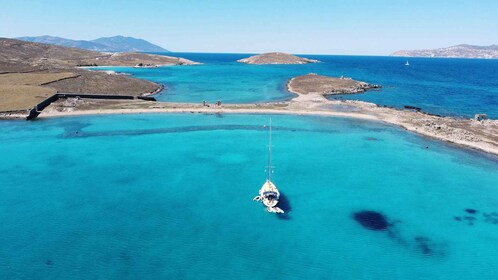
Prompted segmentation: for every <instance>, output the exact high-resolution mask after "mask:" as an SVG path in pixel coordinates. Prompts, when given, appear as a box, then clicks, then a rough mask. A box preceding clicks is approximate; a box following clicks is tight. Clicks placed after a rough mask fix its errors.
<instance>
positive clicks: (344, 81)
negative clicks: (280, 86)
mask: <svg viewBox="0 0 498 280" xmlns="http://www.w3.org/2000/svg"><path fill="white" fill-rule="evenodd" d="M380 87H381V86H379V85H374V84H369V83H366V82H361V81H355V80H353V79H351V78H345V77H340V78H334V77H327V76H322V75H317V74H307V75H304V76H299V77H295V78H292V79H291V80H290V81H289V83H288V89H289V91H290V92H293V93H297V94H322V95H333V94H353V93H362V92H365V91H367V90H369V89H376V88H380Z"/></svg>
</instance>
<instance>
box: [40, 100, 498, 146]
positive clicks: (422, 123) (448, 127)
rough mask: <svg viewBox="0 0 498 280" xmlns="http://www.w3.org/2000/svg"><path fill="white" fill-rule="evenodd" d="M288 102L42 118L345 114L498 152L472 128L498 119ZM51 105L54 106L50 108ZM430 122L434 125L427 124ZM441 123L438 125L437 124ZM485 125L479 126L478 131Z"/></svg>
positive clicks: (497, 124)
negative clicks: (483, 119)
mask: <svg viewBox="0 0 498 280" xmlns="http://www.w3.org/2000/svg"><path fill="white" fill-rule="evenodd" d="M296 94H297V95H298V96H297V97H296V98H293V99H292V100H291V101H289V102H280V103H262V104H226V105H222V106H219V107H218V106H217V107H214V106H213V107H204V106H202V105H199V104H192V103H158V102H135V103H133V102H126V101H124V102H120V103H115V104H112V105H107V106H103V107H101V108H86V109H83V108H82V109H73V110H69V111H62V112H61V111H57V110H54V109H53V107H54V105H50V106H49V108H47V109H49V110H47V111H44V112H43V113H42V114H41V115H40V116H39V118H42V119H43V118H56V117H65V116H89V115H108V114H149V113H156V114H161V113H164V114H168V113H184V114H195V113H197V114H288V115H315V116H327V117H343V118H352V119H359V120H367V121H377V122H383V123H386V124H390V125H396V126H398V127H401V128H403V129H405V130H407V131H410V132H414V133H417V134H419V135H422V136H425V137H429V138H432V139H437V140H440V141H444V142H447V143H451V144H454V145H456V146H462V147H467V148H471V149H475V150H479V151H482V152H486V153H490V154H494V155H497V156H498V140H497V139H494V138H493V139H489V138H488V136H489V135H487V134H486V133H482V134H480V135H479V134H476V130H474V131H469V130H466V129H465V127H466V126H469V125H476V126H486V127H488V128H489V127H490V129H495V130H497V131H498V121H496V120H488V121H487V122H488V123H486V124H483V123H480V122H476V121H473V120H470V119H462V120H458V119H454V118H450V117H439V116H431V115H426V114H424V113H420V112H412V111H407V110H398V109H392V108H385V107H378V106H377V105H375V104H373V103H367V102H361V101H349V100H348V101H336V100H334V101H332V100H327V99H326V98H325V97H323V96H321V95H307V96H303V95H299V94H298V93H296ZM324 103H325V105H329V106H330V105H333V106H334V105H335V106H337V105H339V106H351V107H352V108H354V109H355V111H351V112H344V111H338V110H333V109H330V108H324V107H323V105H324ZM50 107H52V108H50ZM427 124H431V125H429V126H428V125H427ZM438 127H439V128H438ZM480 129H482V128H481V127H477V131H479V130H480ZM491 135H492V136H493V135H494V136H495V137H496V138H498V134H494V130H493V131H491Z"/></svg>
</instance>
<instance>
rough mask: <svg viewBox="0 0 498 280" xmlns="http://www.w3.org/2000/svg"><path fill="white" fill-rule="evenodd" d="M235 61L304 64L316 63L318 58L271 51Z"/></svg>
mask: <svg viewBox="0 0 498 280" xmlns="http://www.w3.org/2000/svg"><path fill="white" fill-rule="evenodd" d="M237 62H242V63H247V64H306V63H317V62H319V61H318V60H314V59H308V58H304V57H299V56H295V55H292V54H287V53H280V52H273V53H264V54H259V55H253V56H251V57H248V58H243V59H239V60H237Z"/></svg>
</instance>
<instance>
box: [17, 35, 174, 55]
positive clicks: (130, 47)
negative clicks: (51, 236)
mask: <svg viewBox="0 0 498 280" xmlns="http://www.w3.org/2000/svg"><path fill="white" fill-rule="evenodd" d="M15 39H18V40H22V41H27V42H33V43H43V44H52V45H56V46H62V47H69V48H79V49H84V50H91V51H99V52H169V51H168V50H167V49H164V48H162V47H160V46H158V45H154V44H152V43H151V42H148V41H146V40H144V39H138V38H133V37H125V36H120V35H118V36H113V37H102V38H98V39H95V40H72V39H67V38H61V37H55V36H48V35H44V36H36V37H18V38H15Z"/></svg>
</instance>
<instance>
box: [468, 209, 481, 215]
mask: <svg viewBox="0 0 498 280" xmlns="http://www.w3.org/2000/svg"><path fill="white" fill-rule="evenodd" d="M465 212H467V213H469V214H476V213H477V212H479V211H477V210H475V209H472V208H467V209H465Z"/></svg>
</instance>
